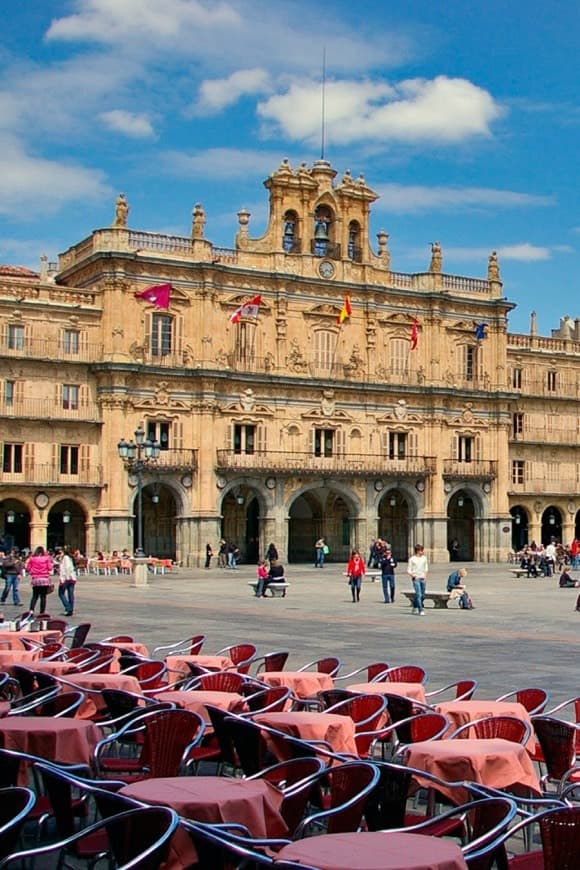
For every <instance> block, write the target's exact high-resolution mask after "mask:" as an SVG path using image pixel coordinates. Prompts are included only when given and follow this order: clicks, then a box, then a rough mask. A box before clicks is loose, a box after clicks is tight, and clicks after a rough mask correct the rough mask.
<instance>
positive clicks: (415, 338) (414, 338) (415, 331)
mask: <svg viewBox="0 0 580 870" xmlns="http://www.w3.org/2000/svg"><path fill="white" fill-rule="evenodd" d="M418 343H419V324H418V323H417V318H416V317H414V318H413V323H412V325H411V350H415V348H416V347H417V344H418Z"/></svg>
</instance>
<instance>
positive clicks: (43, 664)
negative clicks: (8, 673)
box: [31, 659, 79, 677]
mask: <svg viewBox="0 0 580 870" xmlns="http://www.w3.org/2000/svg"><path fill="white" fill-rule="evenodd" d="M31 669H32V670H35V671H40V672H41V673H43V674H51V675H52V676H53V677H66V676H67V675H68V674H77V673H78V670H79V669H78V667H77V666H76V665H75V663H74V662H61V661H53V660H49V659H38V661H36V662H34V664H33V665H32V666H31Z"/></svg>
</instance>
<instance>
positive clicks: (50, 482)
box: [0, 462, 103, 486]
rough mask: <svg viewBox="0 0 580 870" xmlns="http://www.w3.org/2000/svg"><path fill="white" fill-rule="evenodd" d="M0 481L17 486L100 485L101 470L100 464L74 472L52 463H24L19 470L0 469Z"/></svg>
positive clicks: (101, 482) (101, 478) (101, 483)
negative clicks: (66, 470) (63, 469)
mask: <svg viewBox="0 0 580 870" xmlns="http://www.w3.org/2000/svg"><path fill="white" fill-rule="evenodd" d="M0 483H16V484H18V485H19V486H41V485H42V486H102V485H103V470H102V468H101V466H100V465H91V466H90V467H86V468H85V467H83V468H79V469H78V470H77V471H75V472H74V474H71V473H66V472H63V471H61V469H60V466H59V465H55V464H52V463H47V464H46V463H28V462H27V463H24V464H23V465H22V470H20V471H4V470H2V469H0Z"/></svg>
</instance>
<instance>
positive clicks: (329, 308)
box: [303, 302, 342, 323]
mask: <svg viewBox="0 0 580 870" xmlns="http://www.w3.org/2000/svg"><path fill="white" fill-rule="evenodd" d="M341 311H342V306H341V305H333V304H332V303H331V302H325V303H323V304H322V305H313V306H312V307H311V308H307V309H306V310H305V311H304V312H303V316H304V317H309V318H314V317H319V318H321V319H322V320H324V321H327V320H328V319H332V320H333V321H334V322H335V323H336V320H337V318H338V317H339V315H340V312H341Z"/></svg>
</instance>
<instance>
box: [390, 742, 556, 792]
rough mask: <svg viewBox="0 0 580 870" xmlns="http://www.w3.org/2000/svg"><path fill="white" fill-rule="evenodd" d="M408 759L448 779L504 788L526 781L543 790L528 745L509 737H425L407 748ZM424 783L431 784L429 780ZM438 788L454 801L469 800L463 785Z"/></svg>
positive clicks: (529, 784)
mask: <svg viewBox="0 0 580 870" xmlns="http://www.w3.org/2000/svg"><path fill="white" fill-rule="evenodd" d="M405 758H406V763H407V764H408V765H409V767H416V768H418V769H419V770H424V771H426V772H427V773H434V774H435V776H438V777H440V778H441V779H444V780H447V782H465V781H468V782H479V783H481V784H482V785H490V786H493V787H494V788H500V789H505V788H507V787H508V786H512V785H514V784H516V783H517V784H518V785H523V786H526V787H528V788H530V789H532V790H533V791H534V792H536V793H537V794H541V788H540V783H539V781H538V775H537V773H536V771H535V769H534V765H533V762H532V760H531V758H530V756H529V755H528V752H527V750H526V748H525V746H522V745H521V744H519V743H513V742H512V741H510V740H500V739H494V740H477V739H471V738H467V739H466V740H461V739H457V740H424V741H420V742H418V743H410V744H409V746H408V747H407V749H406V750H405ZM417 780H418V781H419V783H420V784H421V785H425V786H426V787H429V782H428V780H425V781H424V782H421V778H420V777H419V776H418V777H417ZM438 789H439V791H441V792H443V794H447V796H448V797H449V798H450V799H451V800H452V801H458V800H463V799H465V800H468V799H469V797H468V795H467V793H466V792H465V793H464V794H463V795H462V794H461V790H460V789H447V790H446V789H445V788H444V787H439V786H438Z"/></svg>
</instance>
